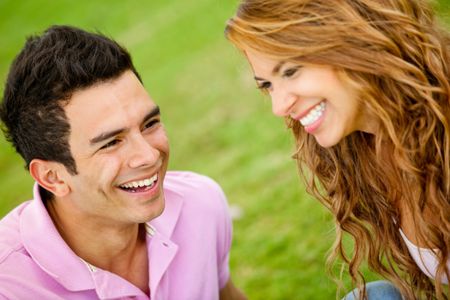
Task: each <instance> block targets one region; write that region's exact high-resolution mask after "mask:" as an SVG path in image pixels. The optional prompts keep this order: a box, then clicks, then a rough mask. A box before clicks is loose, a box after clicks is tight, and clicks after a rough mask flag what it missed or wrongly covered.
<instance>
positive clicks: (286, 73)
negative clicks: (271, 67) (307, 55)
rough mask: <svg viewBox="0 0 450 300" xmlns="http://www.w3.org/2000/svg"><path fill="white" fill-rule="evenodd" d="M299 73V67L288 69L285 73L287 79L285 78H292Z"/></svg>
mask: <svg viewBox="0 0 450 300" xmlns="http://www.w3.org/2000/svg"><path fill="white" fill-rule="evenodd" d="M297 71H298V67H296V68H290V69H287V70H286V71H284V72H283V77H285V78H289V77H292V76H294V75H295V73H297Z"/></svg>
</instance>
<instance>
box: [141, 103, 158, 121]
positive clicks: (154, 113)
mask: <svg viewBox="0 0 450 300" xmlns="http://www.w3.org/2000/svg"><path fill="white" fill-rule="evenodd" d="M160 114H161V111H160V109H159V106H157V105H156V106H155V107H153V109H152V110H151V111H150V112H149V113H148V114H146V115H145V117H144V118H143V121H142V123H145V122H146V121H148V120H150V119H151V118H153V117H156V116H159V115H160Z"/></svg>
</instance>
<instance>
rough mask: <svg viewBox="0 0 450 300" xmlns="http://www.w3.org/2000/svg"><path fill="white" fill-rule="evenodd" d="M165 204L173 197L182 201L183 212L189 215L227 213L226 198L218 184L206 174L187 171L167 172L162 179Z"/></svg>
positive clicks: (218, 214)
mask: <svg viewBox="0 0 450 300" xmlns="http://www.w3.org/2000/svg"><path fill="white" fill-rule="evenodd" d="M164 194H165V196H166V201H167V202H168V203H167V205H171V204H170V202H173V201H172V200H174V198H179V199H181V201H182V202H183V212H184V213H188V214H190V215H210V216H211V217H214V216H215V217H219V216H223V215H227V214H228V209H227V206H228V204H227V199H226V196H225V194H224V192H223V191H222V188H221V187H220V185H219V184H218V183H217V182H216V181H215V180H213V179H211V178H210V177H208V176H205V175H201V174H198V173H194V172H189V171H170V172H167V174H166V178H165V180H164Z"/></svg>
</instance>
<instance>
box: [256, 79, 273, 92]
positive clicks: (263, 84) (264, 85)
mask: <svg viewBox="0 0 450 300" xmlns="http://www.w3.org/2000/svg"><path fill="white" fill-rule="evenodd" d="M271 86H272V83H270V81H262V82H258V83H257V87H258V89H260V90H262V91H267V90H269V89H270V88H271Z"/></svg>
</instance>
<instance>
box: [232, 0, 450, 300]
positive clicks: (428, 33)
mask: <svg viewBox="0 0 450 300" xmlns="http://www.w3.org/2000/svg"><path fill="white" fill-rule="evenodd" d="M226 36H227V38H228V39H229V40H230V41H231V42H232V43H233V44H235V45H236V46H237V47H238V48H239V49H240V50H242V52H243V53H244V55H245V56H246V57H247V59H248V60H249V62H250V65H251V66H252V68H253V71H254V75H255V79H256V82H257V85H258V87H259V88H261V89H262V90H263V91H265V92H267V93H268V94H269V95H270V96H271V98H272V107H273V112H274V114H276V115H278V116H282V117H285V118H286V120H287V123H288V125H289V126H290V127H291V128H292V131H293V133H294V136H295V138H296V142H297V152H296V155H295V158H296V159H297V161H298V166H299V168H300V170H301V174H302V175H303V178H304V179H305V180H306V183H307V187H308V189H309V191H310V192H311V193H312V194H314V195H315V196H316V197H317V198H318V199H319V200H320V201H321V202H322V203H323V204H324V205H325V206H326V207H327V208H328V209H329V210H330V211H331V212H332V213H333V215H334V216H335V220H336V231H337V237H336V243H335V245H334V247H333V248H334V251H333V254H332V255H331V261H333V260H334V259H336V258H338V257H340V258H341V259H343V260H344V261H345V262H346V263H347V264H348V271H349V273H350V276H351V278H352V281H353V283H354V284H355V285H356V286H357V287H359V290H360V293H359V297H361V298H362V297H366V295H367V292H366V289H365V285H364V278H363V276H362V274H361V273H360V271H359V269H360V266H361V263H362V262H363V261H364V260H366V261H367V263H368V265H369V267H370V268H371V269H372V270H374V271H375V272H377V273H379V274H381V275H382V276H383V277H385V278H386V279H388V280H389V281H390V282H392V283H393V284H394V285H395V286H396V287H397V288H398V290H399V291H400V292H401V294H402V295H403V297H404V298H405V299H414V298H420V299H422V298H428V299H431V298H438V299H448V297H449V294H448V288H446V287H445V285H447V284H448V278H449V277H450V276H449V272H450V254H449V251H450V200H449V199H450V36H449V34H448V33H447V32H445V31H443V30H442V29H440V28H439V26H438V25H437V24H436V23H435V20H434V18H433V13H432V11H431V9H430V8H429V7H428V6H427V4H426V3H425V1H423V0H422V1H420V0H244V1H243V2H242V3H241V4H240V6H239V8H238V11H237V14H236V16H235V17H233V18H232V19H230V20H229V22H228V24H227V28H226ZM344 232H346V233H349V234H350V235H351V237H352V238H353V240H354V249H353V250H352V251H351V252H350V253H348V252H347V251H346V250H345V249H344V247H343V241H342V236H343V233H344ZM370 294H371V291H369V296H370Z"/></svg>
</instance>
